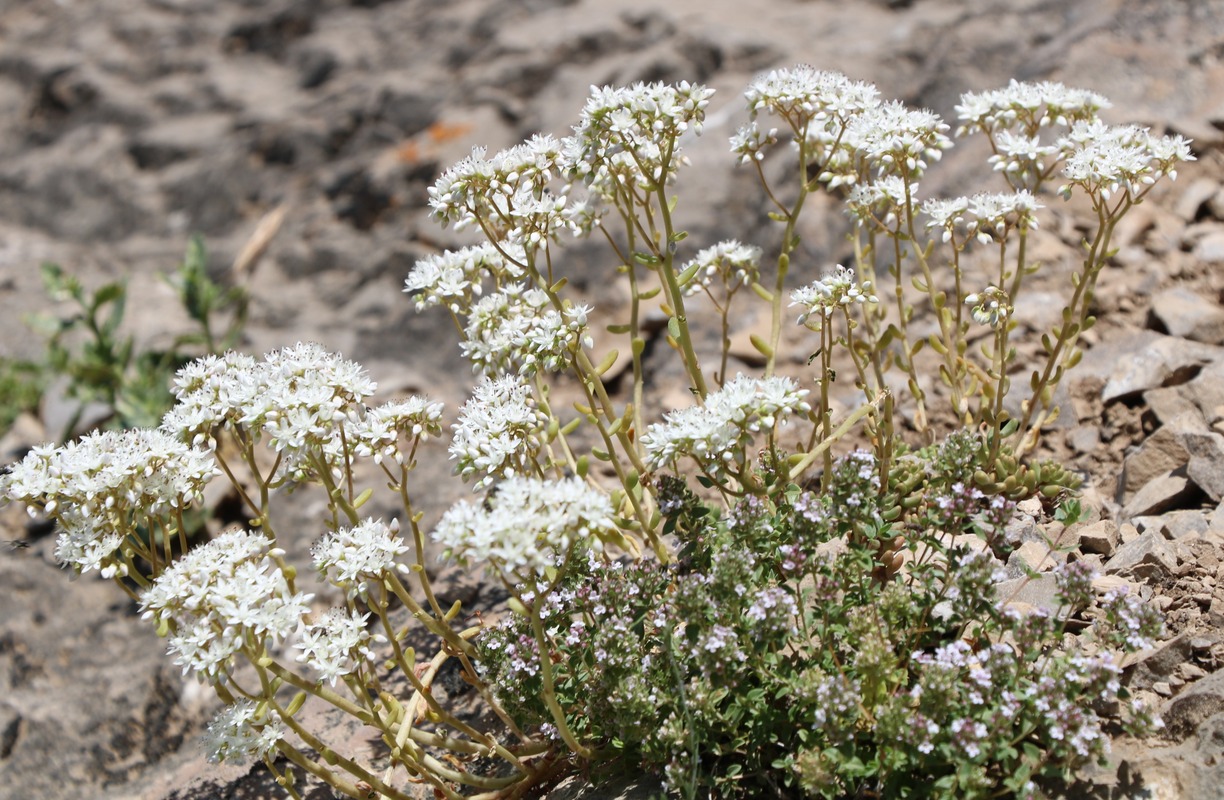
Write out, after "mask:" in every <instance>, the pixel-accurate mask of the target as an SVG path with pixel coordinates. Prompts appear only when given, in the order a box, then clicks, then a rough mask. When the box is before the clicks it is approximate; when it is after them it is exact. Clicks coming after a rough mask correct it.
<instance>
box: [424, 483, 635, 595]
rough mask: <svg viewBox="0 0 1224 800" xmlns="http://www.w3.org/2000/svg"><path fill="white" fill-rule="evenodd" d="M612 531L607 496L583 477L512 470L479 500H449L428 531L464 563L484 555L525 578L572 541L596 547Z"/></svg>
mask: <svg viewBox="0 0 1224 800" xmlns="http://www.w3.org/2000/svg"><path fill="white" fill-rule="evenodd" d="M615 531H616V523H615V521H614V519H613V509H612V503H611V501H610V500H609V499H608V497H607V496H606V495H604V494H603V493H602V492H599V491H597V490H595V489H594V488H592V487H591V486H589V485H587V484H586V483H585V482H584V481H582V480H581V479H579V478H567V479H565V480H560V481H543V480H538V479H535V478H524V477H519V476H514V477H510V478H507V479H506V480H504V481H502V482H501V483H499V484H498V485H497V491H496V492H495V493H492V494H490V495H489V497H488V499H487V500H486V501H485V502H484V503H483V504H481V503H470V502H467V501H460V502H459V503H456V504H455V505H453V506H451V508H450V509H448V510H447V512H446V513H445V514H444V515H443V516H442V519H441V520H440V521H439V522H438V526H437V527H436V528H435V529H434V531H433V534H432V536H433V539H434V541H436V542H438V543H439V544H441V545H443V546H444V547H445V548H446V550H447V552H448V553H449V554H450V555H451V556H452V557H454V558H456V559H457V560H458V561H460V562H461V563H463V564H475V563H479V562H482V561H488V562H490V563H492V564H494V565H495V566H496V567H497V568H498V569H500V570H502V571H503V572H506V573H515V574H516V575H518V577H520V578H523V577H525V576H526V575H527V574H528V573H535V574H537V575H543V574H544V571H545V570H546V569H547V568H548V567H551V566H554V565H555V564H556V563H557V559H558V557H561V556H564V555H565V554H566V553H567V552H569V549H570V547H571V545H573V544H574V543H576V542H579V541H584V542H587V543H589V544H590V545H591V546H593V547H595V548H596V549H599V548H600V547H602V540H601V538H600V537H602V536H605V535H611V534H613V533H614V532H615Z"/></svg>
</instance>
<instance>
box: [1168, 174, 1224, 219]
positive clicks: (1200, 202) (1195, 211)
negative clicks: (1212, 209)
mask: <svg viewBox="0 0 1224 800" xmlns="http://www.w3.org/2000/svg"><path fill="white" fill-rule="evenodd" d="M1219 190H1220V186H1219V184H1218V183H1216V182H1215V181H1213V180H1211V179H1210V178H1196V179H1195V180H1193V181H1190V183H1189V184H1187V185H1186V187H1185V189H1183V190H1182V192H1181V197H1178V198H1177V202H1175V203H1174V204H1173V212H1174V213H1175V214H1177V215H1178V216H1179V217H1181V218H1182V220H1184V221H1185V222H1197V221H1198V219H1199V217H1200V216H1201V214H1202V212H1203V211H1204V209H1205V206H1206V205H1207V203H1208V202H1209V201H1210V200H1211V199H1212V198H1213V197H1215V195H1216V192H1218V191H1219Z"/></svg>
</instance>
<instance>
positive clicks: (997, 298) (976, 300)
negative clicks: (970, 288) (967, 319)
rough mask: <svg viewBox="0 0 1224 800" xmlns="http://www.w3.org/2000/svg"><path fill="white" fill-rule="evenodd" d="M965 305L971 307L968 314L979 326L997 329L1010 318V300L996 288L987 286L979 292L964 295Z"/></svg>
mask: <svg viewBox="0 0 1224 800" xmlns="http://www.w3.org/2000/svg"><path fill="white" fill-rule="evenodd" d="M965 305H967V306H972V309H970V312H969V313H970V314H971V315H972V316H973V319H974V320H975V321H976V322H977V323H978V324H979V325H989V326H990V327H992V328H997V327H999V325H1000V324H1002V323H1004V322H1007V319H1008V317H1010V316H1011V313H1012V306H1011V298H1009V297H1008V296H1007V292H1005V291H1003V290H1002V289H1000V288H999V287H998V286H987V287H986V288H985V289H983V290H982V291H981V292H977V293H975V294H968V295H965Z"/></svg>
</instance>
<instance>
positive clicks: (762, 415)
mask: <svg viewBox="0 0 1224 800" xmlns="http://www.w3.org/2000/svg"><path fill="white" fill-rule="evenodd" d="M807 394H808V391H807V390H806V389H800V388H799V387H798V385H797V384H796V383H795V382H794V381H793V380H792V379H790V378H787V377H779V376H774V377H770V378H750V377H745V376H744V375H738V376H736V377H735V378H734V379H733V380H731V381H728V382H727V384H726V385H725V386H723V388H722V389H720V390H718V391H717V392H712V393H711V394H710V395H709V396H707V397H706V401H705V405H703V406H693V407H692V408H684V409H678V410H676V411H672V412H669V413H668V414H665V415H664V421H663V422H661V423H657V424H654V425H651V426H650V428H649V429H648V430H647V432H646V433H645V434H644V435H643V436H642V444H643V445H644V446H645V447H646V452H647V457H648V459H649V461H650V464H651V466H652V467H654V468H658V467H662V466H665V465H668V464H673V463H674V462H675V461H676V460H677V459H679V458H680V457H682V456H690V457H692V458H693V459H695V460H696V461H697V462H698V463H699V464H700V465H701V466H702V468H703V469H705V470H706V471H708V472H710V473H711V474H714V475H717V474H721V473H722V472H723V471H724V469H725V467H726V466H727V465H728V464H730V463H735V464H737V465H739V467H740V468H742V467H743V466H744V464H745V461H746V458H747V449H748V447H749V445H750V444H751V441H752V437H753V436H754V435H756V434H758V433H761V432H767V433H772V432H773V430H774V429H775V428H776V426H777V425H778V423H779V422H784V421H785V418H786V417H788V416H789V415H791V414H794V413H801V414H806V413H807V412H808V411H811V410H812V407H811V405H810V404H809V403H807V402H806V401H804V399H803V398H804V397H805V396H806V395H807Z"/></svg>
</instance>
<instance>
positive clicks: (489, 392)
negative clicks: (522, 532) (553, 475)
mask: <svg viewBox="0 0 1224 800" xmlns="http://www.w3.org/2000/svg"><path fill="white" fill-rule="evenodd" d="M547 422H548V418H547V416H546V415H545V414H544V413H543V412H541V411H540V410H539V409H538V408H536V404H535V400H534V398H533V397H532V395H531V387H530V386H528V385H527V384H526V383H524V382H523V380H522V379H521V378H519V377H518V376H515V375H507V376H503V377H500V378H485V379H483V380H482V381H481V382H480V383H479V384H477V385H476V388H475V389H474V390H473V391H472V397H471V398H470V399H469V400H468V401H467V402H466V403H464V404H463V407H462V408H461V409H460V410H459V421H458V422H456V423H455V424H454V425H453V426H452V429H453V431H454V435H453V437H452V439H451V444H450V455H451V458H453V459H455V461H456V464H455V471H456V472H458V473H459V475H461V476H462V477H463V479H464V480H467V479H469V478H472V477H473V476H480V478H479V480H477V481H476V484H475V485H474V487H473V488H475V489H477V490H480V489H483V488H485V487H487V486H489V485H490V484H492V483H493V482H494V481H496V480H499V479H501V478H508V477H510V476H511V475H515V474H520V473H524V472H527V471H528V468H529V465H530V464H532V463H534V460H535V456H536V454H537V453H538V452H539V451H540V447H541V437H542V434H543V432H544V426H545V425H546V424H547Z"/></svg>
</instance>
